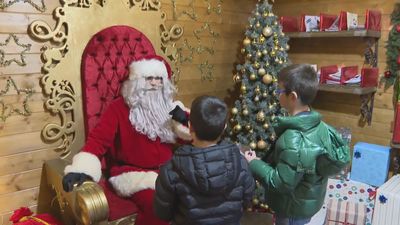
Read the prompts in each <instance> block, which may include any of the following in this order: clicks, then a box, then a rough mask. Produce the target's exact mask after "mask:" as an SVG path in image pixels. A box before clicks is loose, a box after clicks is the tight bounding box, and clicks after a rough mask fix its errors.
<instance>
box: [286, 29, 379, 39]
mask: <svg viewBox="0 0 400 225" xmlns="http://www.w3.org/2000/svg"><path fill="white" fill-rule="evenodd" d="M285 34H286V35H287V36H288V37H290V38H341V37H367V38H380V37H381V32H379V31H372V30H352V31H314V32H287V33H285Z"/></svg>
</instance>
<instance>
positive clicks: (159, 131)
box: [121, 77, 176, 143]
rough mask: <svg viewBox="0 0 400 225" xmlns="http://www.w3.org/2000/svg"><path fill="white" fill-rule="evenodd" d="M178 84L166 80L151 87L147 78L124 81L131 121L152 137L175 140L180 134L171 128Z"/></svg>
mask: <svg viewBox="0 0 400 225" xmlns="http://www.w3.org/2000/svg"><path fill="white" fill-rule="evenodd" d="M175 93H176V89H175V87H174V85H173V84H172V83H171V81H170V80H168V79H163V85H162V86H161V87H160V88H158V89H150V88H149V87H148V86H147V84H146V81H145V78H144V77H138V78H135V79H128V80H126V81H125V82H124V84H123V86H122V89H121V94H122V96H123V98H124V100H125V102H126V104H127V105H128V106H129V108H130V112H129V120H130V121H131V124H132V126H133V127H134V128H135V129H136V131H138V132H139V133H141V134H144V135H146V136H147V137H148V138H150V139H151V140H153V141H154V140H156V138H157V137H159V138H160V140H161V142H165V143H174V142H175V139H176V136H175V134H174V133H173V131H172V129H171V116H170V115H169V112H170V111H171V110H172V109H173V107H174V105H173V97H174V95H175Z"/></svg>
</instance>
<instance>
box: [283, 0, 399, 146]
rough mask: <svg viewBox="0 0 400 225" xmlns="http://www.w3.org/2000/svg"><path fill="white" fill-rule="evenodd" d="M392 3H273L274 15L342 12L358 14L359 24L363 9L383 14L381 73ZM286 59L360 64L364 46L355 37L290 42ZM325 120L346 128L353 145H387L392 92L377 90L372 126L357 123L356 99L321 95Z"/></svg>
mask: <svg viewBox="0 0 400 225" xmlns="http://www.w3.org/2000/svg"><path fill="white" fill-rule="evenodd" d="M395 2H396V1H395V0H379V1H378V0H353V1H347V0H336V1H325V0H286V1H276V4H275V13H276V14H278V15H280V16H283V15H290V16H294V15H298V16H300V15H301V14H308V15H319V13H330V14H339V12H340V11H341V10H343V11H349V12H354V13H357V14H358V15H359V23H360V24H363V23H364V21H365V11H366V9H374V10H380V11H381V12H382V14H383V15H382V32H381V38H380V40H379V50H378V51H379V52H378V67H379V70H380V73H381V74H383V72H384V71H385V67H386V63H385V60H386V55H385V54H386V49H385V48H384V46H385V42H386V41H387V37H388V31H389V29H390V28H389V27H390V14H391V12H392V10H393V6H394V3H395ZM289 44H290V46H291V49H290V51H289V58H290V59H291V60H292V61H293V62H294V63H312V64H317V65H318V66H325V65H330V64H338V65H342V64H343V65H359V67H361V66H362V64H363V60H364V58H363V57H364V56H363V53H364V47H365V46H366V44H364V42H362V39H358V38H354V39H352V38H339V39H334V40H332V39H318V40H316V39H312V40H310V39H309V40H290V41H289ZM314 107H315V108H316V109H317V110H319V111H320V112H321V113H322V114H323V116H324V120H326V121H327V122H328V123H330V124H332V125H333V126H346V127H349V128H350V129H351V131H352V144H354V143H356V142H358V141H364V142H370V143H376V144H382V145H389V143H390V139H391V135H392V134H391V133H390V127H391V126H390V123H391V121H392V120H393V105H392V90H391V89H388V90H384V89H383V87H380V88H379V90H378V92H377V93H376V95H375V108H374V112H373V117H372V125H371V126H368V125H366V124H365V123H360V122H359V119H360V110H359V107H360V99H359V97H358V96H352V95H347V94H337V93H328V92H320V93H319V94H318V97H317V99H316V102H315V104H314Z"/></svg>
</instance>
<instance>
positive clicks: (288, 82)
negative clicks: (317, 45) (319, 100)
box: [278, 64, 318, 105]
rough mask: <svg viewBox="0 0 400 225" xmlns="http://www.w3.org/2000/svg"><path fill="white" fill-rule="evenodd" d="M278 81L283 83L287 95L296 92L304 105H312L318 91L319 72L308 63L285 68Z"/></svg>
mask: <svg viewBox="0 0 400 225" xmlns="http://www.w3.org/2000/svg"><path fill="white" fill-rule="evenodd" d="M278 82H279V83H282V84H283V86H284V88H285V93H286V95H289V94H290V93H291V92H292V91H294V92H296V93H297V96H298V97H299V98H300V101H301V103H302V104H303V105H310V104H311V103H312V102H313V101H314V99H315V96H316V95H317V92H318V78H317V73H316V71H315V70H314V69H313V68H312V67H311V66H309V65H307V64H293V65H290V66H287V67H285V68H283V69H282V70H281V71H280V72H279V74H278Z"/></svg>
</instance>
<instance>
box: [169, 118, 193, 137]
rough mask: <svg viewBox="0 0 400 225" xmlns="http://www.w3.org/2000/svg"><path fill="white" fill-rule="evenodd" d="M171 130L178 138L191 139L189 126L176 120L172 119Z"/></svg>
mask: <svg viewBox="0 0 400 225" xmlns="http://www.w3.org/2000/svg"><path fill="white" fill-rule="evenodd" d="M172 130H173V131H174V133H175V134H176V136H178V137H179V138H180V139H182V140H185V141H191V140H192V135H191V134H190V130H189V127H186V126H184V125H183V124H181V123H179V122H178V121H175V120H172Z"/></svg>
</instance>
